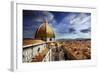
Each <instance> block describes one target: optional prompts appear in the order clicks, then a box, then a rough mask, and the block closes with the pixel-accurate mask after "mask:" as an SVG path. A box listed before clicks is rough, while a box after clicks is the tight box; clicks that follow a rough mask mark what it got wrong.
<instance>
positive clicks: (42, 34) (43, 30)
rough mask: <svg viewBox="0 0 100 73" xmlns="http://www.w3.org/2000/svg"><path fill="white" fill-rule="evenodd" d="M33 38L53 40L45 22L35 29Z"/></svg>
mask: <svg viewBox="0 0 100 73" xmlns="http://www.w3.org/2000/svg"><path fill="white" fill-rule="evenodd" d="M35 38H55V34H54V31H53V29H52V27H51V26H50V25H49V24H48V21H47V20H46V21H45V22H44V23H43V24H41V25H40V26H39V28H38V29H37V31H36V34H35Z"/></svg>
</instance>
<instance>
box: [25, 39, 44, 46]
mask: <svg viewBox="0 0 100 73" xmlns="http://www.w3.org/2000/svg"><path fill="white" fill-rule="evenodd" d="M43 43H45V42H44V41H42V40H37V39H24V40H23V45H24V46H25V45H37V44H43Z"/></svg>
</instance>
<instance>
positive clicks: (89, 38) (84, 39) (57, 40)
mask: <svg viewBox="0 0 100 73" xmlns="http://www.w3.org/2000/svg"><path fill="white" fill-rule="evenodd" d="M68 40H91V39H90V38H76V39H56V41H68Z"/></svg>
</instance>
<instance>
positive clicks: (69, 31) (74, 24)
mask: <svg viewBox="0 0 100 73" xmlns="http://www.w3.org/2000/svg"><path fill="white" fill-rule="evenodd" d="M44 19H47V20H48V23H49V25H51V26H52V28H53V30H54V33H55V36H56V39H76V38H91V13H82V12H55V11H36V10H23V38H34V36H35V32H36V30H37V28H38V27H39V26H40V25H41V24H42V23H43V22H44Z"/></svg>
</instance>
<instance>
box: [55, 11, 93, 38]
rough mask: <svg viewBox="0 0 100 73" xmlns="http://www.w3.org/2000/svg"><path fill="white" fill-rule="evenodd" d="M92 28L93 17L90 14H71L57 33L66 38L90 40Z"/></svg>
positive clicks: (63, 21)
mask: <svg viewBox="0 0 100 73" xmlns="http://www.w3.org/2000/svg"><path fill="white" fill-rule="evenodd" d="M90 27H91V15H90V14H89V13H70V14H69V15H67V16H65V17H64V18H63V20H62V21H61V22H60V24H58V27H57V28H56V33H59V35H62V37H63V36H66V38H69V37H71V38H72V37H73V38H86V37H87V38H89V37H90V32H91V31H90V29H91V28H90ZM59 29H60V30H59ZM70 35H71V36H70Z"/></svg>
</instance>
